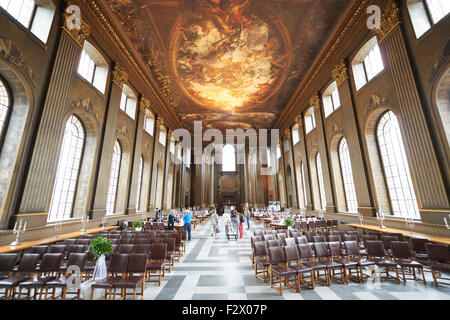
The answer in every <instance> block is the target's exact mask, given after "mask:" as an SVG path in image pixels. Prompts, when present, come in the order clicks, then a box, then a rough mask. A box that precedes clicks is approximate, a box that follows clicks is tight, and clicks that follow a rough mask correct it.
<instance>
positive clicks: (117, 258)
mask: <svg viewBox="0 0 450 320" xmlns="http://www.w3.org/2000/svg"><path fill="white" fill-rule="evenodd" d="M128 256H129V255H128V254H113V255H112V256H111V262H110V263H109V268H108V271H109V272H112V273H125V272H127V265H128Z"/></svg>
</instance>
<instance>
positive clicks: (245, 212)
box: [244, 207, 250, 230]
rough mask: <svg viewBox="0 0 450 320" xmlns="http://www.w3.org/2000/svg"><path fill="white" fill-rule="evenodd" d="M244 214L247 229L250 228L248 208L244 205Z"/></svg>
mask: <svg viewBox="0 0 450 320" xmlns="http://www.w3.org/2000/svg"><path fill="white" fill-rule="evenodd" d="M244 215H245V219H246V220H247V230H250V210H248V207H245V209H244Z"/></svg>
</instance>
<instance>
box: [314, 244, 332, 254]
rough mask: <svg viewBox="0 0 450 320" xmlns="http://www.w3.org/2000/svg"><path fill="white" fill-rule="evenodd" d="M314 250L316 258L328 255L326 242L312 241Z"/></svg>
mask: <svg viewBox="0 0 450 320" xmlns="http://www.w3.org/2000/svg"><path fill="white" fill-rule="evenodd" d="M313 245H314V252H315V253H316V257H317V258H327V257H329V256H330V252H329V250H328V245H327V243H326V242H314V244H313Z"/></svg>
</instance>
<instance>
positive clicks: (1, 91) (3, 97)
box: [0, 79, 10, 134]
mask: <svg viewBox="0 0 450 320" xmlns="http://www.w3.org/2000/svg"><path fill="white" fill-rule="evenodd" d="M9 104H10V99H9V94H8V90H6V86H5V84H4V83H3V82H2V80H1V79H0V134H1V133H2V132H3V128H4V126H5V122H6V117H7V116H8V110H9V108H10V106H9Z"/></svg>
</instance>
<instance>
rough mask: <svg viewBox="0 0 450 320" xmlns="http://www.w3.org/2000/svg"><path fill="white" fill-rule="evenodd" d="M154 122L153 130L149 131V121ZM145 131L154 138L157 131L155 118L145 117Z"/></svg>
mask: <svg viewBox="0 0 450 320" xmlns="http://www.w3.org/2000/svg"><path fill="white" fill-rule="evenodd" d="M150 119H151V120H152V130H147V121H148V120H150ZM144 131H145V132H147V133H148V134H149V135H151V136H152V137H153V134H154V131H155V118H154V117H153V116H148V115H144Z"/></svg>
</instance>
